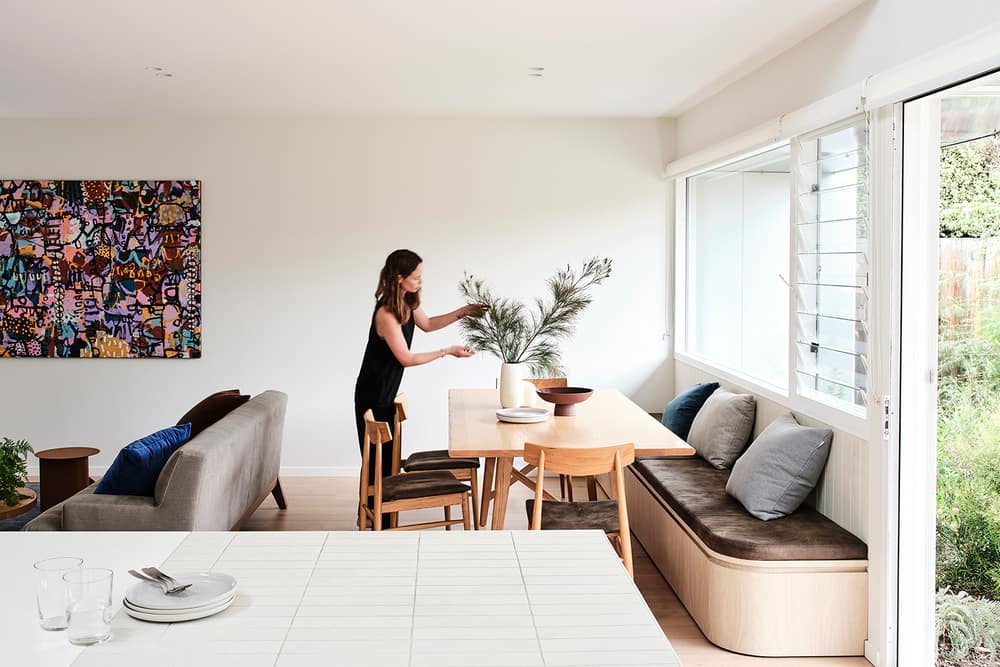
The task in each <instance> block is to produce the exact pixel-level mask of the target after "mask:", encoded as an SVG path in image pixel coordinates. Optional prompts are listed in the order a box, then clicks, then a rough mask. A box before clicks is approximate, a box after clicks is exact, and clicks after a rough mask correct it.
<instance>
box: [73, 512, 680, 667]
mask: <svg viewBox="0 0 1000 667" xmlns="http://www.w3.org/2000/svg"><path fill="white" fill-rule="evenodd" d="M162 567H163V569H164V570H166V571H167V572H170V571H171V570H173V571H180V570H184V569H214V570H218V571H221V572H227V573H230V574H232V575H233V576H235V577H236V579H237V582H238V587H239V588H238V592H237V597H236V601H235V602H234V604H233V606H232V607H230V608H229V609H227V610H226V611H224V612H222V613H220V614H217V615H216V616H213V617H210V618H206V619H201V620H198V621H190V622H187V623H175V624H154V623H145V622H142V621H137V620H135V619H132V618H131V617H129V616H127V615H126V614H125V613H124V612H122V611H120V612H119V613H118V614H117V615H116V616H115V618H114V621H113V623H112V625H113V631H114V638H113V639H112V640H111V641H109V642H107V643H105V644H102V645H99V646H94V647H90V648H87V649H85V650H83V651H82V652H81V653H80V654H79V657H78V658H77V659H76V661H75V662H73V665H75V666H76V667H97V666H100V667H118V666H119V665H120V666H122V667H124V666H126V665H127V666H128V667H158V666H159V665H184V666H185V667H193V666H195V665H213V666H215V665H223V666H224V665H240V666H241V667H254V666H256V665H275V666H277V667H295V666H298V665H337V666H338V667H354V666H357V667H397V666H398V667H448V666H451V665H454V666H461V667H479V666H482V667H508V666H509V667H534V666H541V665H564V666H574V667H583V666H590V665H592V666H598V665H661V666H664V667H667V666H670V667H674V666H678V665H680V662H679V660H678V659H677V656H676V654H675V653H674V650H673V648H672V647H671V646H670V643H669V642H668V641H667V638H666V637H665V636H664V635H663V632H662V630H661V629H660V627H659V625H658V624H657V622H656V620H655V618H654V617H653V615H652V613H651V612H650V611H649V608H648V607H647V606H646V604H645V602H644V601H643V599H642V596H641V595H640V594H639V591H638V589H636V587H635V585H634V584H633V583H632V581H631V579H629V577H628V575H627V574H626V572H625V570H624V568H623V567H622V566H621V563H620V562H619V560H618V558H617V556H616V555H615V553H614V551H613V550H612V549H611V547H610V545H609V543H608V541H607V538H605V536H604V535H603V533H600V532H597V531H573V532H560V531H539V532H527V531H522V532H487V531H482V532H469V533H466V532H464V531H451V532H445V531H433V532H431V531H424V532H419V533H416V532H414V533H409V532H391V533H371V532H366V533H356V532H330V533H322V532H268V533H191V534H189V535H188V536H187V537H186V538H185V539H184V540H183V542H181V543H180V544H179V546H178V547H177V548H176V549H175V550H174V551H173V553H171V554H170V556H169V558H167V560H165V561H164V562H163V563H162Z"/></svg>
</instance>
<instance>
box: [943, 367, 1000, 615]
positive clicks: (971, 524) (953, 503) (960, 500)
mask: <svg viewBox="0 0 1000 667" xmlns="http://www.w3.org/2000/svg"><path fill="white" fill-rule="evenodd" d="M941 388H942V401H941V403H942V406H946V408H945V407H942V410H941V411H940V413H939V417H938V485H937V584H938V587H939V588H946V587H950V588H952V589H954V590H964V591H968V592H969V593H972V594H975V595H988V596H993V597H1000V400H998V399H997V398H996V397H995V396H996V395H995V394H994V393H993V392H991V391H986V390H985V389H984V387H983V385H982V384H980V383H974V382H968V383H962V382H959V381H951V382H943V383H942V387H941Z"/></svg>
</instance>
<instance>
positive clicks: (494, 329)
mask: <svg viewBox="0 0 1000 667" xmlns="http://www.w3.org/2000/svg"><path fill="white" fill-rule="evenodd" d="M610 275H611V260H610V259H608V258H603V259H600V258H597V257H593V258H591V259H589V260H587V261H586V262H584V263H583V268H582V269H581V271H580V273H579V274H577V273H576V271H574V270H573V269H571V268H570V267H569V266H568V265H567V266H566V268H565V269H560V270H559V271H557V272H556V273H555V275H553V276H552V277H551V278H549V279H548V281H547V283H548V287H549V298H548V299H544V298H536V299H535V304H534V305H535V308H534V310H530V311H529V309H528V308H527V307H526V306H525V305H524V304H523V303H522V302H520V301H516V300H514V299H508V298H499V297H496V296H494V294H493V292H492V291H491V290H490V288H489V287H488V286H487V285H486V284H485V283H484V282H483V281H482V280H480V279H477V278H476V277H475V276H473V275H470V274H466V276H465V278H464V279H463V280H462V282H461V283H459V291H460V292H461V293H462V296H463V297H464V298H465V299H466V301H468V302H469V303H479V304H485V305H487V306H489V310H487V311H486V314H485V315H484V316H483V317H466V318H464V319H463V320H462V321H461V326H462V329H463V332H464V334H465V341H466V344H467V345H468V346H469V348H471V349H473V350H475V351H477V352H489V353H490V354H493V355H494V356H496V357H497V358H498V359H499V360H500V361H501V362H503V364H502V366H501V369H500V404H501V405H502V406H503V407H505V408H510V407H518V406H519V405H520V404H521V380H523V379H524V377H525V371H530V372H531V373H532V374H536V375H537V374H541V373H545V374H550V375H551V374H556V373H560V372H562V360H561V358H560V353H559V347H558V343H559V342H560V341H562V340H566V339H568V338H570V337H571V336H572V335H573V330H574V328H575V327H576V322H577V319H578V318H579V317H580V314H581V313H582V312H583V311H584V310H585V309H586V308H587V306H589V305H590V302H591V298H590V291H591V288H592V287H594V286H595V285H599V284H601V283H602V282H604V280H605V279H606V278H607V277H608V276H610Z"/></svg>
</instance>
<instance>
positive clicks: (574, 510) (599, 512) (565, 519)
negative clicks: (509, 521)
mask: <svg viewBox="0 0 1000 667" xmlns="http://www.w3.org/2000/svg"><path fill="white" fill-rule="evenodd" d="M524 507H525V509H527V510H528V523H531V515H532V513H533V512H534V511H535V499H534V498H529V499H528V500H526V501H524ZM542 530H603V531H604V532H605V533H617V532H618V501H616V500H593V501H590V502H579V503H559V502H552V501H549V502H547V503H544V502H543V503H542Z"/></svg>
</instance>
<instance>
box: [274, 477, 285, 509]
mask: <svg viewBox="0 0 1000 667" xmlns="http://www.w3.org/2000/svg"><path fill="white" fill-rule="evenodd" d="M271 495H272V496H274V502H276V503H278V509H280V510H283V509H288V505H286V504H285V494H284V493H282V491H281V479H280V478H278V479H275V480H274V488H273V489H271Z"/></svg>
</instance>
